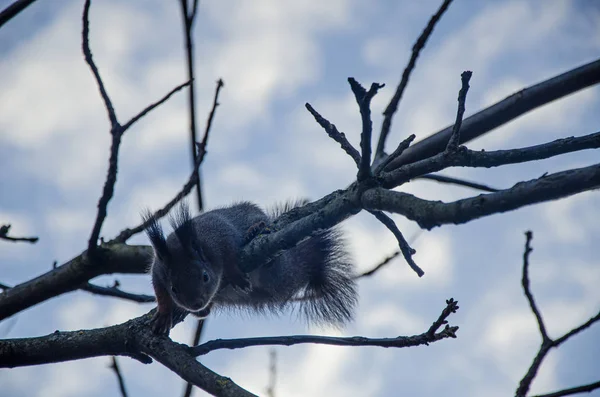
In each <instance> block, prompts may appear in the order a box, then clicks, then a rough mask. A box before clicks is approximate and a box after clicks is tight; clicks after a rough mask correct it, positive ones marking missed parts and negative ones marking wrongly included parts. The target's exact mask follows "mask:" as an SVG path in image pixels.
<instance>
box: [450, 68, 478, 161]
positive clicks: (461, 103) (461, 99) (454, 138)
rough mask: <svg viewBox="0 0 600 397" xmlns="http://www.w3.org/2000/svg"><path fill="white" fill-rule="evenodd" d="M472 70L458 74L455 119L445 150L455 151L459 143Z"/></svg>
mask: <svg viewBox="0 0 600 397" xmlns="http://www.w3.org/2000/svg"><path fill="white" fill-rule="evenodd" d="M472 75H473V72H471V71H468V70H467V71H465V72H462V74H461V75H460V80H461V83H462V84H461V85H462V86H461V88H460V91H459V92H458V110H457V111H456V121H455V122H454V127H453V128H452V135H451V136H450V140H448V146H446V151H449V152H450V151H456V150H457V149H458V144H459V143H460V126H461V124H462V119H463V115H464V114H465V101H466V100H467V92H469V81H470V80H471V76H472Z"/></svg>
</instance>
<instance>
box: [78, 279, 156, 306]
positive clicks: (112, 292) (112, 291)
mask: <svg viewBox="0 0 600 397" xmlns="http://www.w3.org/2000/svg"><path fill="white" fill-rule="evenodd" d="M79 289H81V290H83V291H87V292H90V293H92V294H94V295H102V296H112V297H115V298H121V299H125V300H129V301H133V302H138V303H148V302H156V298H155V297H154V295H145V294H132V293H130V292H125V291H123V290H121V289H119V286H118V284H117V283H115V285H113V286H112V287H101V286H99V285H95V284H92V283H89V282H88V283H85V284H84V285H83V286H82V287H81V288H79Z"/></svg>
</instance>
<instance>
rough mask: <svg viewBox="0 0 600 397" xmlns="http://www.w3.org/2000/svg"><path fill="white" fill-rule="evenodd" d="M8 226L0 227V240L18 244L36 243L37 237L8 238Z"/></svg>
mask: <svg viewBox="0 0 600 397" xmlns="http://www.w3.org/2000/svg"><path fill="white" fill-rule="evenodd" d="M10 227H11V225H10V224H7V225H2V226H0V240H6V241H12V242H15V243H16V242H19V241H25V242H27V243H37V241H38V240H39V237H13V236H9V235H8V232H9V231H10Z"/></svg>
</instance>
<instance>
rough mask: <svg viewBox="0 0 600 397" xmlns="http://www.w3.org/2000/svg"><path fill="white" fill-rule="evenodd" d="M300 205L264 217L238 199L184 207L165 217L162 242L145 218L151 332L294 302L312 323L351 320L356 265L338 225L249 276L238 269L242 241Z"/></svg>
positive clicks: (158, 231)
mask: <svg viewBox="0 0 600 397" xmlns="http://www.w3.org/2000/svg"><path fill="white" fill-rule="evenodd" d="M305 203H306V201H304V200H302V201H298V202H295V203H292V202H290V203H287V204H285V205H283V206H279V207H275V208H274V210H272V211H271V212H270V213H269V214H267V213H265V212H264V211H263V210H261V209H260V208H259V207H258V206H257V205H255V204H253V203H251V202H240V203H237V204H233V205H231V206H228V207H224V208H218V209H214V210H211V211H208V212H204V213H202V214H200V215H198V216H196V217H194V218H192V216H191V214H190V210H189V207H188V206H187V204H185V203H183V202H182V204H181V205H180V206H179V209H178V211H177V212H176V214H175V215H174V216H171V217H170V223H171V226H172V227H173V230H174V231H173V232H172V233H171V234H170V235H169V236H168V237H167V238H165V235H164V233H163V230H162V227H161V226H160V224H159V222H158V220H157V219H156V218H154V217H153V216H152V215H151V214H150V213H149V212H148V213H146V214H145V215H144V216H143V217H144V220H145V221H146V222H147V225H148V226H147V227H146V234H147V235H148V237H149V239H150V241H151V243H152V246H153V248H154V259H153V261H152V265H151V268H150V273H151V275H152V285H153V287H154V292H155V294H156V301H157V310H156V312H155V315H154V317H153V318H152V320H151V326H152V330H153V332H154V333H156V334H163V335H168V334H169V332H170V330H171V328H172V326H173V325H174V324H176V323H177V322H179V321H182V320H183V318H185V316H186V315H187V314H188V313H192V314H194V315H196V316H197V317H199V318H205V317H207V316H208V315H209V314H210V312H211V310H212V309H226V308H238V309H248V310H250V311H254V312H264V311H266V310H268V311H271V312H274V313H278V312H280V311H281V310H282V309H284V308H286V307H287V306H288V305H290V304H291V303H292V302H298V301H299V305H300V312H301V313H302V314H303V315H304V317H305V318H306V319H307V320H308V321H309V322H313V323H317V324H321V323H326V324H331V325H334V326H338V327H339V326H342V325H344V324H345V323H347V322H348V321H350V320H351V319H352V317H353V314H354V308H355V306H356V304H357V291H356V285H355V281H354V273H353V264H352V262H351V261H349V259H348V255H347V254H346V252H345V250H344V246H343V241H342V236H341V232H340V231H339V229H338V228H336V227H334V228H329V229H324V230H319V231H317V232H315V233H313V235H312V236H311V237H309V238H307V239H305V240H303V241H301V242H300V243H298V244H297V245H296V246H295V247H293V248H290V249H288V250H286V251H283V252H282V253H281V254H280V255H279V256H277V257H275V258H273V259H271V260H269V261H265V262H266V263H264V264H263V265H262V266H259V267H258V268H257V269H256V270H254V271H252V272H250V273H248V274H245V273H243V272H242V271H241V270H240V268H239V258H240V255H241V251H242V249H243V247H244V245H245V244H246V243H248V242H249V241H250V240H252V239H253V238H254V237H256V236H257V235H258V234H261V233H268V232H269V225H270V224H271V223H272V221H273V220H274V219H275V218H277V217H278V216H279V215H280V214H282V213H285V212H287V211H289V210H290V209H292V208H295V207H298V206H301V205H303V204H305Z"/></svg>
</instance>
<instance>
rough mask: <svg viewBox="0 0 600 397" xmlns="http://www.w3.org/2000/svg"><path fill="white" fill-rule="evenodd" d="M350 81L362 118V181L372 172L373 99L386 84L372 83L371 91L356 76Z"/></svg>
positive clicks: (359, 174)
mask: <svg viewBox="0 0 600 397" xmlns="http://www.w3.org/2000/svg"><path fill="white" fill-rule="evenodd" d="M348 83H350V88H352V92H353V93H354V97H355V98H356V103H357V104H358V108H359V110H360V117H361V119H362V132H361V133H360V150H361V153H360V164H359V167H358V176H357V180H358V181H362V180H365V179H367V178H368V177H370V176H371V175H372V174H371V135H372V133H373V121H372V120H371V100H372V99H373V97H374V96H375V95H376V94H377V91H379V90H380V89H381V88H383V87H384V85H385V84H377V83H373V84H371V88H369V91H366V90H365V89H364V88H363V86H361V85H360V83H359V82H358V81H356V80H355V79H354V78H352V77H349V78H348Z"/></svg>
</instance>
